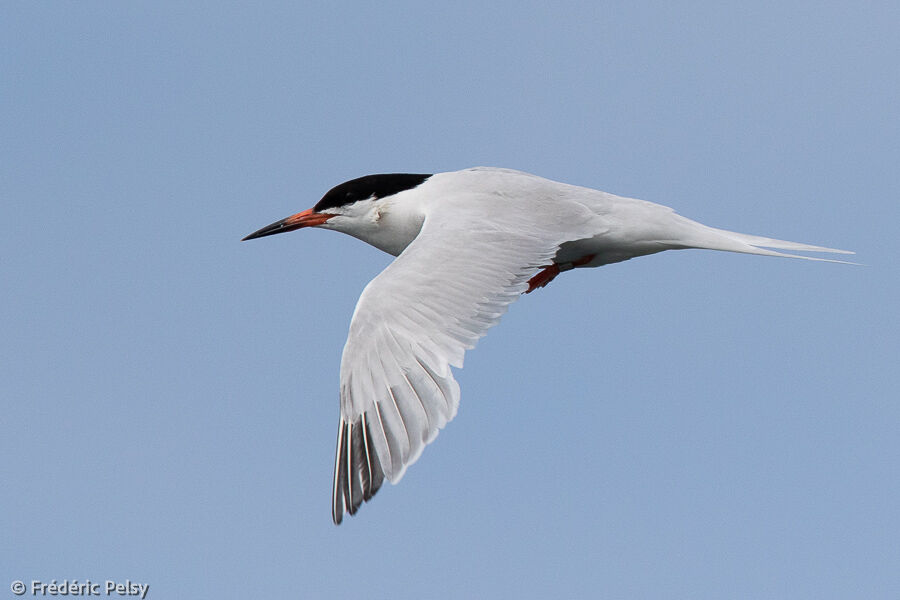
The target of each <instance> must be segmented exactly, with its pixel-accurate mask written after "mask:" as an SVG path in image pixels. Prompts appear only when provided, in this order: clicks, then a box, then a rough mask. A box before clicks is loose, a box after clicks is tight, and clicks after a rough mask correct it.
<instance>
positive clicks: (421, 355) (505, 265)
mask: <svg viewBox="0 0 900 600" xmlns="http://www.w3.org/2000/svg"><path fill="white" fill-rule="evenodd" d="M447 212H448V211H442V214H437V215H429V216H427V217H426V219H425V222H424V224H423V226H422V230H421V232H420V233H419V235H418V237H417V238H416V239H415V240H414V241H413V242H412V244H410V245H409V246H408V247H407V248H406V250H404V251H403V253H401V254H400V256H398V257H397V259H396V260H395V261H394V262H393V263H391V264H390V266H388V267H387V268H386V269H385V270H384V271H383V272H382V273H381V274H380V275H378V276H377V277H376V278H375V279H373V280H372V281H371V282H370V283H369V285H368V286H366V289H365V290H364V291H363V293H362V296H360V299H359V302H358V303H357V305H356V310H355V311H354V313H353V320H352V322H351V324H350V333H349V337H348V339H347V344H346V346H344V354H343V357H342V360H341V422H340V427H339V428H338V440H337V452H336V457H335V467H334V491H333V506H332V507H333V517H334V522H335V523H336V524H338V523H340V522H341V520H342V518H343V515H344V512H350V514H354V513H355V512H356V510H357V509H358V508H359V506H360V504H362V502H363V501H364V500H366V501H368V500H369V499H370V498H371V497H372V496H373V495H374V494H375V492H377V491H378V488H379V487H380V486H381V484H382V482H383V480H384V479H385V478H387V479H388V480H389V481H391V482H392V483H396V482H397V481H399V480H400V478H401V477H403V474H404V472H405V471H406V468H407V467H408V466H409V465H411V464H412V463H413V462H415V461H416V459H417V458H418V457H419V455H420V454H421V453H422V449H423V448H424V447H425V445H426V444H428V443H429V442H431V441H432V440H433V439H434V438H435V436H437V433H438V430H440V429H441V428H442V427H443V426H444V425H446V424H447V422H448V421H450V420H451V419H452V418H453V417H454V416H455V415H456V410H457V407H458V406H459V386H458V384H457V383H456V380H454V378H453V374H452V373H451V371H450V367H451V366H454V367H462V365H463V355H464V353H465V351H466V350H468V349H470V348H472V347H474V346H475V343H476V341H477V340H478V339H479V338H480V337H482V336H483V335H484V334H485V333H486V332H487V330H488V329H489V328H490V327H491V326H493V325H495V324H496V323H498V322H499V320H500V317H501V316H502V315H503V313H504V312H505V311H506V308H507V306H508V305H509V304H510V303H512V302H513V301H515V300H516V299H517V298H518V297H519V296H520V295H521V294H522V292H523V291H525V289H526V287H527V281H528V279H529V277H531V276H532V275H534V274H535V272H536V271H537V270H538V269H539V268H541V267H542V266H545V265H547V264H549V263H550V262H551V261H552V259H553V257H554V255H555V254H556V251H557V249H558V248H559V245H560V244H561V243H562V241H563V240H562V239H561V237H560V234H559V233H557V232H554V231H550V230H549V229H550V228H548V227H547V226H546V225H544V226H541V225H540V222H541V219H534V218H533V217H532V218H530V219H529V218H521V217H523V216H525V215H522V214H520V215H519V218H516V216H515V215H510V214H507V215H505V217H504V219H503V228H498V227H496V225H492V220H491V219H485V220H484V221H483V222H481V223H474V224H473V223H472V222H471V221H470V220H467V221H466V222H460V221H459V220H458V219H454V218H453V215H450V214H447ZM493 223H494V224H496V220H493Z"/></svg>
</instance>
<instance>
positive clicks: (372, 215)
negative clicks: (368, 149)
mask: <svg viewBox="0 0 900 600" xmlns="http://www.w3.org/2000/svg"><path fill="white" fill-rule="evenodd" d="M429 177H431V175H426V174H417V173H388V174H380V175H366V176H365V177H359V178H357V179H351V180H350V181H345V182H344V183H342V184H340V185H337V186H335V187H333V188H331V189H330V190H329V191H328V193H326V194H325V195H324V196H322V199H321V200H319V201H318V202H317V203H316V205H315V206H314V207H312V208H310V209H308V210H304V211H303V212H299V213H297V214H295V215H291V216H290V217H287V218H285V219H282V220H280V221H277V222H275V223H272V224H271V225H267V226H265V227H263V228H262V229H259V230H258V231H254V232H253V233H251V234H250V235H248V236H247V237H245V238H244V240H252V239H256V238H260V237H266V236H268V235H275V234H276V233H285V232H288V231H294V230H295V229H301V228H303V227H322V228H324V229H334V230H335V231H340V232H342V233H346V234H349V235H352V236H354V237H356V238H359V239H361V240H363V241H364V242H367V243H369V244H372V245H373V246H375V247H376V248H379V249H381V250H384V251H385V252H388V253H390V254H394V255H396V254H399V253H400V252H402V251H403V249H404V248H405V247H406V246H407V245H409V243H410V242H411V241H412V240H413V238H415V236H416V235H418V232H419V229H420V228H421V225H422V220H421V218H419V219H416V218H412V219H410V218H408V217H407V216H404V217H403V218H400V219H383V217H384V215H385V214H386V213H387V212H389V210H390V207H392V206H393V205H394V203H393V199H394V197H395V196H396V195H397V194H399V193H400V192H404V191H407V190H411V189H413V188H416V187H418V186H419V185H421V184H422V183H424V182H425V180H427V179H428V178H429ZM244 240H242V241H244Z"/></svg>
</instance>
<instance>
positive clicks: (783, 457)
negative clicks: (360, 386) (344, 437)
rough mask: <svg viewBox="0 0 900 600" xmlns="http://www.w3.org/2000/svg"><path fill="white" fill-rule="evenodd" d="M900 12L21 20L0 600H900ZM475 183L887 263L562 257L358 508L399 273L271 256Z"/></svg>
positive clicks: (709, 8) (13, 130)
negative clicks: (516, 178)
mask: <svg viewBox="0 0 900 600" xmlns="http://www.w3.org/2000/svg"><path fill="white" fill-rule="evenodd" d="M898 23H900V7H898V4H897V3H896V2H872V3H822V2H787V3H785V2H756V3H750V4H749V5H748V4H747V3H745V2H735V3H721V2H710V3H671V2H654V3H633V2H619V3H602V2H585V3H578V4H575V3H547V2H544V3H522V2H509V3H484V2H452V3H433V4H423V3H418V2H416V3H394V2H380V3H371V4H365V3H358V2H357V3H348V4H335V3H317V4H316V5H313V4H312V3H308V4H304V3H294V2H286V3H265V4H243V5H241V4H231V3H227V4H226V3H184V2H174V3H157V2H152V3H134V2H129V3H118V2H109V3H97V2H78V3H72V2H67V3H62V2H47V3H32V2H18V3H13V2H7V3H4V5H3V7H2V9H0V69H2V71H0V153H2V156H0V197H2V215H3V223H4V227H3V235H2V236H0V311H2V334H0V386H2V387H0V394H2V398H0V406H2V410H0V479H2V485H0V577H2V581H0V598H6V597H9V598H13V595H12V592H10V591H9V585H10V583H11V582H12V581H13V580H15V579H21V580H24V581H26V582H30V581H31V580H33V579H37V580H42V581H50V580H53V579H56V580H58V581H62V580H63V579H69V580H70V581H71V580H72V579H78V580H80V581H83V580H85V579H91V580H93V581H104V580H106V579H117V580H120V581H124V580H125V579H130V580H131V581H135V582H142V583H149V584H150V586H151V588H150V593H149V595H148V598H155V599H157V600H160V599H170V598H288V597H297V598H351V597H365V598H392V599H393V598H397V599H405V598H417V599H418V598H464V597H470V598H473V597H482V598H491V597H495V598H503V597H506V598H512V597H517V598H554V597H563V598H564V597H569V598H575V597H601V598H691V599H697V598H748V599H749V598H753V599H758V598H785V599H800V598H809V599H817V600H821V599H823V598H850V597H853V598H867V599H874V598H891V599H896V598H898V597H900V568H898V565H900V508H898V507H900V427H898V426H900V358H898V357H900V324H898V321H900V309H898V302H900V277H898V275H900V269H898V264H897V263H898V261H897V257H898V255H900V242H898V234H897V231H898V222H900V202H898V200H900V109H898V106H900V69H898V64H900V36H898V34H897V32H898ZM476 165H491V166H503V167H510V168H516V169H521V170H526V171H530V172H534V173H537V174H540V175H543V176H545V177H549V178H552V179H557V180H561V181H566V182H569V183H575V184H580V185H585V186H589V187H595V188H599V189H603V190H606V191H610V192H613V193H617V194H621V195H627V196H632V197H638V198H643V199H646V200H652V201H655V202H659V203H662V204H666V205H669V206H672V207H674V208H676V209H677V210H678V211H679V212H680V213H682V214H684V215H686V216H688V217H691V218H694V219H697V220H699V221H701V222H703V223H706V224H709V225H713V226H717V227H723V228H728V229H734V230H738V231H743V232H747V233H755V234H761V235H766V236H774V237H779V238H785V239H790V240H796V241H801V242H808V243H814V244H822V245H827V246H833V247H837V248H846V249H850V250H855V251H857V253H858V254H857V260H859V261H860V262H862V263H865V264H866V266H864V267H852V266H844V265H833V264H819V263H809V262H803V261H792V260H786V259H774V258H766V257H755V256H743V255H735V254H726V253H715V252H701V251H687V252H669V253H665V254H662V255H656V256H651V257H647V258H641V259H636V260H633V261H630V262H626V263H622V264H618V265H612V266H609V267H605V268H602V269H591V270H579V271H577V272H574V273H566V274H564V275H563V276H562V277H560V278H559V279H557V280H556V281H555V282H554V283H553V284H552V285H551V286H550V287H548V288H546V289H544V290H541V291H540V292H539V293H535V294H531V295H529V296H528V297H526V298H524V299H522V301H520V302H518V303H516V304H514V305H513V306H512V307H511V310H510V312H509V314H508V315H507V316H506V317H505V319H504V322H503V323H502V324H501V325H500V326H499V327H498V328H496V329H494V330H492V332H491V333H490V335H488V337H487V338H485V339H484V340H483V341H482V343H481V344H480V345H479V347H478V348H477V349H476V350H475V351H473V352H470V353H469V354H468V356H467V364H466V368H465V369H464V370H462V371H458V372H457V376H458V380H459V382H460V385H461V387H462V403H461V406H460V411H459V415H458V417H457V418H456V420H455V421H454V422H453V423H451V424H450V425H449V426H448V428H447V429H445V430H444V431H443V432H442V433H441V435H440V436H438V439H437V440H436V442H435V443H433V444H432V445H431V446H429V447H428V448H427V449H426V451H425V453H424V454H423V456H422V458H421V459H420V460H419V462H418V463H416V464H415V465H414V466H413V467H412V468H411V469H410V470H409V472H408V473H407V475H406V477H405V478H404V479H403V481H402V482H401V483H400V485H398V486H389V485H388V486H386V487H385V488H383V489H382V491H381V492H380V493H379V494H378V496H377V497H376V498H375V499H374V500H373V501H372V502H370V503H369V504H367V505H365V506H364V507H363V509H362V510H361V512H360V513H359V514H357V515H356V516H355V517H353V518H348V519H346V520H345V522H344V524H343V525H341V526H340V527H335V526H334V525H333V524H332V523H331V518H330V492H331V478H332V461H333V452H334V442H335V436H336V429H337V420H338V369H339V366H340V353H341V348H342V346H343V343H344V339H345V336H346V332H347V327H348V324H349V321H350V316H351V313H352V311H353V307H354V305H355V303H356V300H357V298H358V296H359V293H360V292H361V291H362V289H363V287H364V286H365V284H366V283H367V282H368V281H369V280H370V279H371V278H372V277H373V276H375V275H376V274H377V273H378V272H379V271H380V270H381V269H382V268H383V267H384V266H385V265H386V264H387V263H388V261H389V259H390V257H388V256H387V255H384V254H381V253H379V252H378V251H377V250H375V249H373V248H370V247H368V246H366V245H364V244H362V243H361V242H359V241H357V240H354V239H352V238H350V237H345V236H341V235H339V234H336V233H333V232H324V231H304V232H297V233H292V234H289V235H284V236H278V237H275V238H268V239H263V240H256V241H253V242H247V243H240V241H239V240H240V238H241V237H243V236H244V235H246V234H248V233H250V232H252V231H254V230H256V229H258V228H259V227H261V226H263V225H267V224H269V223H271V222H273V221H275V220H278V219H280V218H282V217H285V216H287V215H289V214H292V213H295V212H298V211H300V210H303V209H306V208H309V207H311V206H312V205H313V204H314V203H315V202H316V201H317V200H318V199H319V197H320V196H321V195H322V194H323V193H324V192H325V191H327V190H328V189H329V188H330V187H332V186H333V185H335V184H337V183H340V182H342V181H344V180H347V179H350V178H353V177H357V176H360V175H364V174H368V173H377V172H396V171H409V172H437V171H447V170H455V169H460V168H464V167H469V166H476Z"/></svg>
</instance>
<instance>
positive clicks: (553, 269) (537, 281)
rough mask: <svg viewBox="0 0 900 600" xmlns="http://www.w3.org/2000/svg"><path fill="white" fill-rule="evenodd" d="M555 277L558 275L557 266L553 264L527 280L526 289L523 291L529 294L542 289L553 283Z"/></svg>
mask: <svg viewBox="0 0 900 600" xmlns="http://www.w3.org/2000/svg"><path fill="white" fill-rule="evenodd" d="M557 275H559V265H557V264H555V263H554V264H552V265H550V266H549V267H544V270H542V271H541V272H540V273H538V274H537V275H535V276H534V277H532V278H531V279H529V280H528V289H527V290H525V293H526V294H530V293H531V292H533V291H534V290H536V289H538V288H542V287H544V286H545V285H547V284H548V283H550V282H551V281H553V280H554V279H555V278H556V276H557Z"/></svg>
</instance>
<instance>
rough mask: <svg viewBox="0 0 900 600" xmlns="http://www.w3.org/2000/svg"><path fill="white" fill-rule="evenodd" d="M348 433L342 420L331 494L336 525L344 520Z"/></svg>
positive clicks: (339, 428) (332, 514)
mask: <svg viewBox="0 0 900 600" xmlns="http://www.w3.org/2000/svg"><path fill="white" fill-rule="evenodd" d="M346 432H347V424H346V423H345V422H344V419H341V424H340V425H339V426H338V438H337V449H336V450H335V454H336V456H335V459H334V488H333V490H332V494H331V518H332V519H333V520H334V524H335V525H340V524H341V521H342V520H343V518H344V480H345V479H346V478H347V472H346V471H345V465H346V462H345V458H344V455H345V453H346V451H347V446H346V445H345V444H344V435H345V434H346Z"/></svg>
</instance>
